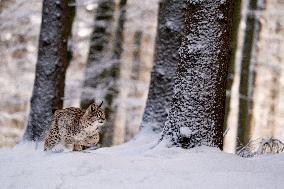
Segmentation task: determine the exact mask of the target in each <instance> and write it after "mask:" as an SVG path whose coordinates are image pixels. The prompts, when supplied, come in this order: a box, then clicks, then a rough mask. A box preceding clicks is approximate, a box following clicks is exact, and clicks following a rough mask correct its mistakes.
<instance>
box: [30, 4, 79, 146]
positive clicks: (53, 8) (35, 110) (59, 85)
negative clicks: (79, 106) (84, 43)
mask: <svg viewBox="0 0 284 189" xmlns="http://www.w3.org/2000/svg"><path fill="white" fill-rule="evenodd" d="M70 2H71V1H69V0H58V1H56V2H54V1H53V0H44V1H43V8H42V24H41V31H40V39H39V51H38V60H37V64H36V76H35V83H34V88H33V94H32V98H31V110H30V115H29V119H28V125H27V129H26V132H25V134H24V139H26V140H36V141H37V140H41V139H42V138H43V137H44V134H45V132H46V131H47V130H48V127H49V125H50V123H51V119H52V111H53V110H55V109H61V108H62V107H63V97H64V86H65V72H66V69H67V66H68V57H67V45H68V44H67V43H68V36H69V35H70V34H71V29H72V21H73V18H74V15H75V7H72V8H71V7H69V6H68V3H70Z"/></svg>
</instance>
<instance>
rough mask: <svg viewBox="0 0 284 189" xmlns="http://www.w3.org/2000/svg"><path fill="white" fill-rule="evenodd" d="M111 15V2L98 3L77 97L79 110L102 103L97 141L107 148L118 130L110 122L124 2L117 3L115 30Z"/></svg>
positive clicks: (114, 108)
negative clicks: (101, 125) (102, 119)
mask: <svg viewBox="0 0 284 189" xmlns="http://www.w3.org/2000/svg"><path fill="white" fill-rule="evenodd" d="M114 11H115V2H114V1H113V0H100V1H99V2H98V8H97V13H96V16H95V26H94V31H93V33H92V37H91V45H90V50H89V57H88V61H87V68H86V79H85V83H84V89H83V93H82V96H81V107H82V108H87V107H88V106H89V104H90V103H92V102H93V101H94V99H97V100H98V99H100V100H103V101H104V107H106V108H105V112H106V114H107V123H106V124H105V127H104V129H103V132H102V134H101V137H100V138H101V141H100V142H101V143H102V144H103V145H104V146H110V145H111V144H112V143H113V140H114V139H113V136H114V135H116V134H117V132H118V131H120V129H118V130H115V129H116V128H115V125H114V120H115V116H116V110H117V103H116V98H117V96H118V92H119V90H118V80H119V74H120V58H121V54H122V52H123V47H122V46H123V30H124V22H125V15H126V0H121V1H120V4H119V17H118V20H117V26H116V28H115V29H114V25H115V24H114V20H115V19H114ZM116 131H117V132H116ZM114 133H115V134H114ZM117 135H119V134H117ZM119 138H121V137H119Z"/></svg>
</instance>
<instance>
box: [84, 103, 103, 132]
mask: <svg viewBox="0 0 284 189" xmlns="http://www.w3.org/2000/svg"><path fill="white" fill-rule="evenodd" d="M102 104H103V102H101V103H100V104H99V105H97V104H96V103H95V102H94V103H92V104H91V105H90V106H89V107H88V108H87V110H86V112H85V114H84V115H83V117H82V122H83V125H84V127H94V126H95V127H100V126H102V125H103V124H104V123H105V121H106V116H105V112H104V110H103V109H102Z"/></svg>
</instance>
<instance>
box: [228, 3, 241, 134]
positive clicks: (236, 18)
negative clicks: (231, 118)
mask: <svg viewBox="0 0 284 189" xmlns="http://www.w3.org/2000/svg"><path fill="white" fill-rule="evenodd" d="M241 7H242V0H236V2H235V4H234V14H233V21H232V23H233V25H232V41H231V49H232V53H231V58H230V63H229V66H228V77H227V85H226V94H227V95H226V106H225V119H224V120H225V121H224V131H225V130H226V129H229V125H227V121H228V115H229V113H230V109H231V108H233V107H230V104H231V94H232V86H233V82H234V78H235V77H234V76H235V62H236V52H237V47H238V44H237V43H238V31H239V24H240V20H241Z"/></svg>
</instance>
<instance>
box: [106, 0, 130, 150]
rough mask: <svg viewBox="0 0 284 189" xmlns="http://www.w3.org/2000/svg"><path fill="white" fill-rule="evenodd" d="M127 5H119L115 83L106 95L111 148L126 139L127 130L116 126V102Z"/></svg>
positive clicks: (108, 141) (112, 72) (107, 143)
mask: <svg viewBox="0 0 284 189" xmlns="http://www.w3.org/2000/svg"><path fill="white" fill-rule="evenodd" d="M126 3H127V0H120V3H119V17H118V23H117V27H116V31H115V34H114V44H113V55H112V60H113V62H114V63H113V65H112V67H111V69H110V72H111V75H110V77H111V80H112V81H113V85H112V86H111V87H110V88H109V89H108V91H107V94H106V98H105V99H106V103H107V109H106V113H107V115H108V121H107V125H106V128H107V131H106V132H105V134H104V145H105V146H110V145H112V144H121V143H123V142H124V139H125V128H124V127H123V128H121V127H120V126H121V125H120V124H116V122H115V119H116V116H117V115H116V114H117V110H118V106H119V103H118V102H116V101H115V100H116V99H117V97H118V93H119V82H118V81H119V78H120V67H121V55H122V52H123V42H124V39H123V32H124V24H125V21H126Z"/></svg>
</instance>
